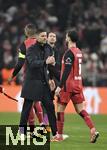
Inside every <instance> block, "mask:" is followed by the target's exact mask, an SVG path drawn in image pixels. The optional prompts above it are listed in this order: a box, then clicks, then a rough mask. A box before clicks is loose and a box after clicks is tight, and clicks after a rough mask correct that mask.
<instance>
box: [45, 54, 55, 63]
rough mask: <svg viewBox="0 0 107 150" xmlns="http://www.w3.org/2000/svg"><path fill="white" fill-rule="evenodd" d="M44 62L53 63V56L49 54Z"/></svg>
mask: <svg viewBox="0 0 107 150" xmlns="http://www.w3.org/2000/svg"><path fill="white" fill-rule="evenodd" d="M46 64H52V65H53V64H55V58H54V57H53V56H49V57H48V58H47V59H46Z"/></svg>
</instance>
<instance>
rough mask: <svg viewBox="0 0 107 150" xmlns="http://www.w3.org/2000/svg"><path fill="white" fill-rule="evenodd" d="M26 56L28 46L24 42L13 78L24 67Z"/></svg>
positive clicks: (20, 48)
mask: <svg viewBox="0 0 107 150" xmlns="http://www.w3.org/2000/svg"><path fill="white" fill-rule="evenodd" d="M25 56H26V46H25V44H24V42H23V43H22V44H21V45H20V47H19V54H18V61H17V63H16V65H15V68H14V70H13V73H12V78H14V77H15V76H16V75H17V74H18V73H19V71H20V70H21V68H22V67H23V65H24V62H25Z"/></svg>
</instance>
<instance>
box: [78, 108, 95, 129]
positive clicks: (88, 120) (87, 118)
mask: <svg viewBox="0 0 107 150" xmlns="http://www.w3.org/2000/svg"><path fill="white" fill-rule="evenodd" d="M79 115H80V116H81V117H82V118H83V119H84V121H85V123H86V124H87V126H88V127H89V128H90V129H92V128H94V124H93V122H92V120H91V117H90V116H89V114H88V113H87V112H86V111H85V110H82V111H81V112H80V113H79Z"/></svg>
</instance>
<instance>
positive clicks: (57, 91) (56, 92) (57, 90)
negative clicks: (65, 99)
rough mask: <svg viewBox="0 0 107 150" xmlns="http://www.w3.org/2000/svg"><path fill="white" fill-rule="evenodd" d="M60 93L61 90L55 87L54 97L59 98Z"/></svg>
mask: <svg viewBox="0 0 107 150" xmlns="http://www.w3.org/2000/svg"><path fill="white" fill-rule="evenodd" d="M60 91H61V88H60V87H57V88H56V90H55V96H59V94H60Z"/></svg>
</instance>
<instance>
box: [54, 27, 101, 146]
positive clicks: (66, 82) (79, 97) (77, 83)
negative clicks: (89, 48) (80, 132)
mask: <svg viewBox="0 0 107 150" xmlns="http://www.w3.org/2000/svg"><path fill="white" fill-rule="evenodd" d="M77 41H78V34H77V32H76V30H74V29H73V30H71V31H68V32H67V34H66V42H67V46H68V50H67V51H66V52H65V54H64V56H63V58H62V68H61V78H60V84H59V86H58V87H57V89H56V91H55V94H56V95H57V96H59V97H60V99H59V101H58V110H57V128H58V133H59V135H58V136H56V137H54V138H53V141H62V140H63V137H62V134H63V126H64V110H65V108H66V106H67V104H68V103H69V101H70V100H72V102H73V105H74V107H75V110H76V112H77V113H78V114H79V115H80V116H81V117H82V118H83V119H84V121H85V123H86V125H87V126H88V127H89V129H90V133H91V140H90V142H91V143H95V142H96V140H97V138H98V136H99V132H97V131H96V128H95V126H94V123H93V122H92V120H91V117H90V116H89V114H88V113H87V111H86V110H85V109H84V107H83V102H84V100H85V99H84V95H83V85H82V77H81V63H82V52H81V51H80V49H79V48H78V47H77V46H76V43H77Z"/></svg>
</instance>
